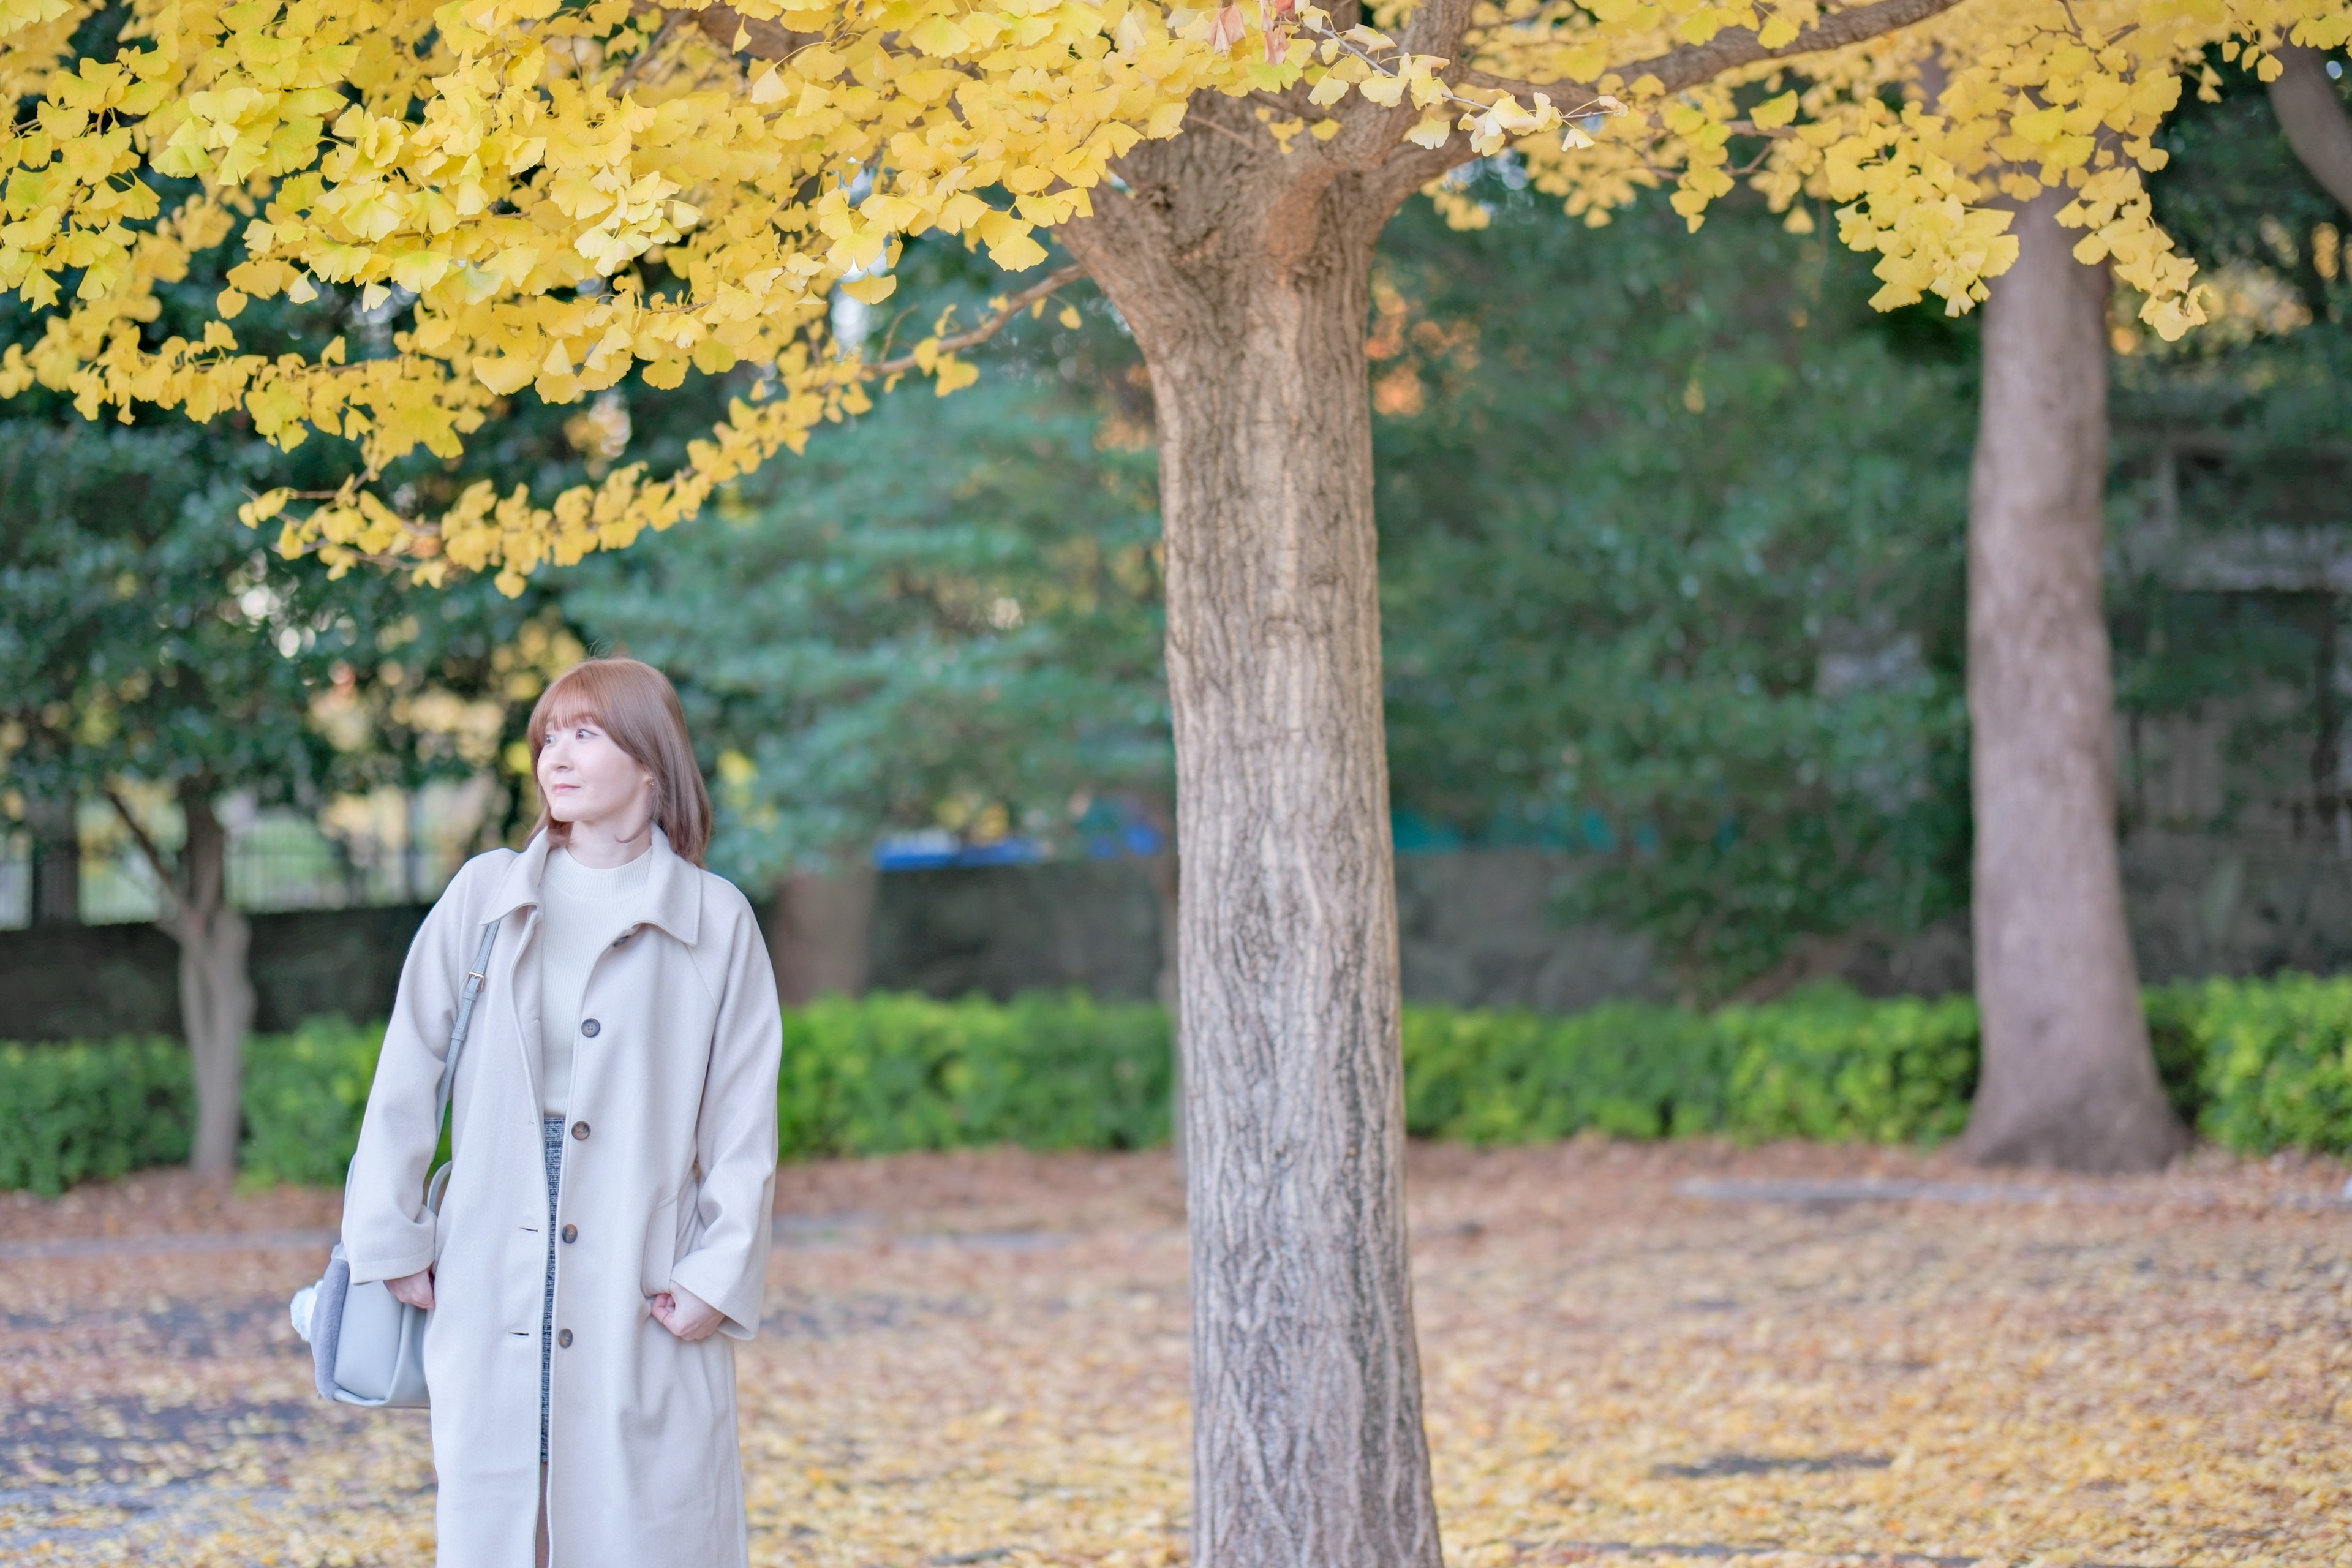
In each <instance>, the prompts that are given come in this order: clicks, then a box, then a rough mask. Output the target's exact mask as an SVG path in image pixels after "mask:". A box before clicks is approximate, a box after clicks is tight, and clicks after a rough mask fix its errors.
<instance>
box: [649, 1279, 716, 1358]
mask: <svg viewBox="0 0 2352 1568" xmlns="http://www.w3.org/2000/svg"><path fill="white" fill-rule="evenodd" d="M653 1304H654V1321H655V1322H656V1323H659V1324H660V1325H661V1326H662V1327H663V1328H665V1329H667V1330H668V1331H670V1332H671V1333H673V1334H676V1335H677V1337H678V1338H679V1339H682V1340H684V1341H685V1342H687V1343H688V1344H692V1343H694V1342H696V1341H697V1340H707V1339H709V1337H710V1336H711V1335H712V1334H714V1333H716V1332H717V1331H719V1324H721V1323H723V1322H725V1321H727V1314H726V1313H724V1312H722V1311H720V1310H719V1309H718V1308H716V1307H714V1306H712V1305H711V1304H710V1303H709V1302H708V1301H706V1300H703V1299H702V1298H701V1297H699V1296H698V1295H696V1294H695V1293H694V1292H693V1291H691V1290H688V1289H685V1288H684V1287H683V1286H679V1285H675V1284H673V1285H672V1286H671V1287H670V1288H669V1289H667V1290H665V1291H663V1292H662V1293H661V1294H660V1295H658V1296H656V1297H655V1298H654V1303H653Z"/></svg>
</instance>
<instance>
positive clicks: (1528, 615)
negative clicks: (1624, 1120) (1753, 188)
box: [1371, 167, 1969, 994]
mask: <svg viewBox="0 0 2352 1568" xmlns="http://www.w3.org/2000/svg"><path fill="white" fill-rule="evenodd" d="M1508 175H1509V171H1508V169H1507V167H1506V168H1505V169H1503V170H1502V171H1500V172H1499V173H1496V172H1490V173H1489V174H1486V176H1484V177H1483V178H1482V179H1481V181H1480V182H1479V183H1478V184H1476V185H1475V186H1474V187H1472V194H1473V195H1476V196H1477V197H1479V198H1480V199H1481V200H1483V201H1484V202H1485V203H1486V205H1487V206H1488V208H1489V210H1490V211H1491V213H1492V220H1491V224H1490V226H1489V227H1488V228H1487V229H1486V230H1485V231H1484V232H1482V233H1479V234H1476V235H1473V236H1469V237H1460V236H1444V235H1440V234H1438V233H1437V232H1436V230H1435V224H1434V222H1433V220H1432V219H1430V218H1428V217H1427V216H1426V215H1414V214H1408V215H1407V216H1406V218H1404V219H1402V220H1401V221H1400V222H1399V223H1398V224H1397V225H1395V226H1391V229H1390V231H1389V236H1388V238H1387V241H1386V244H1385V247H1384V251H1383V255H1384V258H1385V261H1384V279H1383V285H1382V286H1381V287H1379V288H1376V290H1375V301H1376V310H1375V319H1374V322H1373V331H1372V339H1371V342H1372V351H1373V353H1374V354H1375V356H1376V363H1375V373H1374V393H1373V396H1374V407H1375V410H1376V413H1377V414H1378V415H1380V416H1381V417H1379V418H1378V419H1376V423H1375V441H1376V454H1377V461H1378V468H1379V476H1380V486H1381V491H1380V506H1379V513H1380V518H1381V549H1382V552H1383V561H1382V573H1381V582H1382V609H1381V613H1382V618H1383V625H1384V629H1385V640H1386V645H1387V660H1388V681H1389V736H1390V754H1391V775H1392V779H1393V790H1394V796H1395V800H1396V803H1397V805H1398V806H1399V807H1400V808H1401V809H1403V810H1405V811H1408V812H1411V813H1412V814H1415V815H1416V816H1420V817H1423V818H1427V819H1432V820H1434V821H1437V822H1441V823H1444V824H1450V825H1452V826H1454V827H1456V828H1458V829H1460V830H1463V831H1464V832H1465V834H1466V835H1467V837H1471V838H1472V839H1474V840H1479V841H1486V842H1511V841H1515V840H1517V841H1534V842H1540V843H1546V844H1550V845H1553V846H1555V847H1562V848H1569V849H1573V850H1577V851H1580V852H1581V853H1582V854H1583V855H1584V856H1585V858H1586V863H1587V865H1588V867H1589V868H1590V869H1589V871H1588V872H1587V873H1586V874H1585V875H1584V876H1582V877H1581V878H1580V879H1579V880H1578V881H1577V883H1576V884H1575V889H1574V892H1573V894H1572V904H1573V910H1574V912H1578V913H1582V914H1589V915H1596V916H1599V917H1601V918H1605V919H1608V920H1611V921H1616V922H1619V923H1621V924H1624V925H1628V926H1632V927H1633V928H1636V929H1639V930H1642V931H1648V932H1650V933H1652V934H1653V935H1654V937H1655V938H1656V939H1657V941H1658V942H1659V943H1660V946H1661V949H1662V951H1663V953H1664V956H1665V957H1666V958H1667V959H1668V960H1669V961H1670V962H1671V963H1672V964H1673V966H1674V968H1675V971H1676V972H1677V973H1678V974H1679V975H1680V976H1681V979H1682V983H1683V984H1684V985H1685V987H1686V988H1688V989H1690V990H1692V991H1694V992H1696V993H1698V994H1720V993H1721V992H1723V991H1725V990H1727V989H1728V988H1730V987H1733V986H1736V985H1738V984H1742V983H1745V982H1748V981H1751V980H1754V979H1756V978H1757V977H1758V976H1759V975H1763V974H1766V973H1768V972H1769V971H1772V970H1773V968H1774V966H1775V965H1776V964H1781V963H1791V962H1801V961H1802V960H1803V958H1804V957H1805V956H1806V955H1807V954H1809V953H1812V952H1818V951H1819V950H1820V948H1821V946H1822V944H1823V943H1825V942H1832V941H1834V940H1835V939H1839V938H1843V937H1844V936H1847V935H1849V934H1850V933H1853V932H1855V931H1857V930H1864V929H1867V930H1875V931H1883V932H1885V933H1887V934H1888V935H1890V936H1892V935H1900V934H1902V933H1905V932H1907V931H1911V930H1914V929H1916V927H1917V926H1918V925H1920V924H1921V923H1922V922H1924V921H1928V920H1931V919H1933V918H1935V917H1937V916H1938V915H1941V914H1943V913H1945V912H1946V911H1948V910H1950V909H1952V908H1953V907H1955V905H1956V904H1957V903H1958V901H1959V900H1961V898H1962V897H1963V896H1964V876H1963V872H1962V868H1963V866H1964V864H1965V854H1966V843H1967V838H1966V814H1965V806H1964V800H1965V796H1964V795H1961V794H1959V793H1958V791H1959V788H1960V784H1961V781H1962V780H1964V779H1965V766H1966V763H1965V751H1964V742H1963V731H1962V710H1961V706H1960V696H1959V693H1960V688H1959V682H1958V613H1959V571H1960V556H1959V549H1960V539H1961V529H1962V523H1963V520H1964V518H1965V514H1966V475H1967V468H1968V463H1967V453H1968V438H1969V405H1968V395H1969V365H1968V357H1969V356H1968V348H1969V329H1967V328H1965V327H1962V328H1957V329H1956V328H1952V327H1948V326H1947V325H1946V324H1945V323H1944V322H1943V321H1941V320H1940V318H1934V317H1923V316H1922V315H1920V314H1918V313H1916V312H1912V311H1905V312H1901V313H1898V314H1897V315H1895V316H1894V317H1880V316H1876V315H1874V313H1873V312H1871V311H1870V310H1868V309H1867V308H1866V307H1865V306H1864V304H1863V302H1862V301H1863V300H1864V296H1865V295H1866V294H1867V293H1868V291H1869V290H1868V288H1867V287H1866V285H1865V282H1864V268H1862V267H1861V266H1860V264H1859V263H1858V262H1857V261H1856V260H1855V258H1853V257H1851V256H1850V255H1848V254H1847V253H1846V252H1845V251H1844V250H1843V248H1842V247H1838V246H1837V245H1836V244H1835V243H1834V242H1833V241H1832V240H1831V239H1830V238H1829V237H1827V236H1826V235H1824V234H1822V233H1819V232H1816V233H1812V234H1810V235H1797V234H1792V233H1790V232H1788V231H1787V230H1786V228H1785V227H1784V226H1783V225H1782V224H1781V223H1780V221H1779V220H1776V219H1774V218H1772V217H1771V216H1769V215H1768V214H1765V213H1763V212H1761V211H1760V210H1758V209H1757V208H1756V207H1754V206H1752V205H1746V204H1744V203H1741V202H1736V201H1727V202H1726V203H1724V204H1722V205H1721V206H1719V207H1718V209H1717V212H1716V214H1715V215H1714V216H1711V217H1710V218H1709V220H1708V225H1707V231H1706V234H1705V235H1704V236H1703V237H1701V238H1700V239H1699V240H1698V241H1697V242H1696V243H1693V242H1691V241H1690V240H1689V239H1688V238H1687V237H1685V236H1684V235H1683V234H1682V233H1680V232H1679V231H1680V230H1681V229H1682V228H1683V224H1682V221H1681V219H1680V218H1679V217H1677V216H1675V215H1674V214H1672V213H1670V212H1668V211H1667V210H1666V209H1665V206H1664V203H1663V202H1656V203H1647V204H1644V205H1641V206H1639V207H1636V208H1635V209H1634V210H1633V211H1632V212H1630V213H1627V214H1625V215H1623V216H1621V217H1620V219H1619V220H1618V221H1617V222H1616V223H1614V224H1612V225H1611V226H1608V227H1605V228H1600V229H1590V228H1586V227H1584V226H1580V225H1577V224H1573V223H1571V222H1570V221H1569V220H1567V219H1565V218H1563V217H1561V216H1559V213H1558V212H1557V210H1556V209H1554V208H1553V207H1552V206H1551V205H1550V204H1549V203H1547V202H1541V201H1538V200H1536V199H1533V198H1532V197H1531V195H1529V194H1527V193H1522V192H1516V191H1514V190H1512V189H1511V188H1510V186H1509V184H1508V183H1507V179H1508ZM1564 279H1573V286H1572V287H1570V286H1567V285H1566V284H1565V283H1556V282H1555V280H1564Z"/></svg>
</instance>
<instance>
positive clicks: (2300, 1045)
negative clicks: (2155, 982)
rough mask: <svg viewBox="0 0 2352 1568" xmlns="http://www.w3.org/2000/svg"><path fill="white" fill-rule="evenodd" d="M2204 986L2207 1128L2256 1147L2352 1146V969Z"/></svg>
mask: <svg viewBox="0 0 2352 1568" xmlns="http://www.w3.org/2000/svg"><path fill="white" fill-rule="evenodd" d="M2195 995H2196V1000H2195V1003H2194V1005H2191V1006H2189V1007H2187V1008H2185V1009H2184V1010H2183V1011H2184V1012H2185V1014H2186V1016H2187V1017H2188V1025H2187V1029H2186V1033H2187V1035H2188V1037H2189V1039H2190V1040H2191V1041H2192V1042H2193V1043H2194V1046H2195V1047H2196V1056H2197V1058H2198V1059H2199V1061H2200V1063H2201V1064H2202V1070H2201V1072H2200V1075H2199V1079H2198V1085H2199V1088H2200V1090H2201V1091H2202V1097H2203V1101H2204V1112H2203V1114H2202V1115H2201V1116H2200V1118H2199V1128H2198V1130H2199V1131H2201V1132H2203V1133H2204V1134H2205V1135H2206V1136H2207V1137H2209V1138H2210V1139H2212V1140H2213V1141H2214V1142H2217V1143H2221V1144H2223V1145H2225V1146H2227V1147H2229V1148H2231V1149H2242V1150H2245V1151H2247V1152H2251V1153H2268V1152H2271V1151H2272V1150H2274V1149H2313V1150H2317V1151H2320V1152H2325V1153H2330V1154H2341V1153H2345V1152H2352V976H2345V975H2337V976H2334V977H2332V978H2329V979H2325V980H2322V979H2317V978H2315V977H2313V976H2311V975H2308V974H2282V975H2279V976H2277V977H2276V978H2275V979H2272V980H2209V981H2206V982H2204V983H2203V984H2200V985H2199V986H2197V987H2195Z"/></svg>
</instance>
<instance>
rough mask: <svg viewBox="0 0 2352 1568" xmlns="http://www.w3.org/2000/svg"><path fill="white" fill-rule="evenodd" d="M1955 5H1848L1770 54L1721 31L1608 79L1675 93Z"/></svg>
mask: <svg viewBox="0 0 2352 1568" xmlns="http://www.w3.org/2000/svg"><path fill="white" fill-rule="evenodd" d="M1959 3H1960V0H1876V3H1875V4H1874V5H1849V6H1847V7H1846V8H1845V9H1844V10H1843V11H1837V12H1832V14H1830V15H1829V16H1823V17H1822V19H1821V20H1820V21H1818V22H1816V23H1814V24H1813V25H1812V26H1810V27H1807V28H1806V29H1805V30H1804V31H1802V32H1801V33H1799V34H1798V35H1797V36H1796V37H1794V38H1793V39H1791V40H1790V42H1788V43H1785V44H1783V45H1781V46H1780V47H1779V48H1776V49H1768V48H1766V47H1764V45H1763V43H1762V42H1761V41H1760V40H1759V38H1758V37H1757V36H1756V33H1755V30H1754V29H1753V28H1749V27H1726V28H1725V29H1724V30H1723V31H1722V32H1720V33H1717V35H1716V36H1715V37H1712V38H1709V39H1708V40H1707V41H1706V43H1703V44H1685V46H1683V47H1681V48H1678V49H1669V50H1667V51H1666V52H1665V53H1664V54H1663V55H1655V56H1653V57H1652V58H1649V59H1646V60H1639V61H1636V62H1635V63H1633V64H1632V65H1629V66H1621V67H1618V68H1615V69H1614V70H1613V71H1612V73H1611V74H1613V75H1615V76H1618V77H1621V78H1622V79H1624V80H1626V81H1629V82H1632V81H1639V80H1641V79H1642V78H1643V77H1645V76H1654V77H1656V78H1657V79H1658V80H1659V82H1660V83H1661V84H1663V87H1664V90H1665V91H1667V92H1670V93H1671V92H1681V91H1683V90H1684V89H1687V88H1694V87H1696V86H1698V85H1699V84H1700V83H1701V82H1706V81H1712V80H1714V79H1716V78H1717V77H1719V76H1721V75H1723V74H1724V72H1726V71H1732V70H1738V68H1740V67H1742V66H1751V65H1758V64H1760V63H1761V62H1763V61H1765V60H1784V59H1789V58H1792V57H1794V56H1797V55H1815V54H1820V53H1822V51H1823V50H1825V49H1842V48H1844V47H1846V46H1847V45H1849V44H1859V43H1863V42H1865V41H1866V40H1868V39H1871V38H1876V37H1884V36H1885V35H1886V34H1888V33H1892V32H1896V31H1899V30H1900V29H1902V28H1905V27H1909V26H1916V24H1918V23H1921V22H1924V21H1927V19H1928V18H1929V17H1931V16H1940V15H1942V14H1943V13H1944V12H1946V11H1948V10H1950V9H1951V8H1952V7H1953V6H1955V5H1958V4H1959ZM1460 79H1461V80H1463V81H1464V82H1465V83H1467V84H1468V85H1470V86H1472V87H1486V88H1494V89H1498V90H1500V91H1503V92H1507V93H1511V94H1514V95H1517V96H1525V95H1527V94H1529V93H1537V92H1541V93H1547V94H1549V95H1550V96H1551V97H1552V98H1553V99H1554V100H1557V99H1558V98H1559V89H1561V88H1563V87H1566V88H1569V89H1571V90H1573V91H1580V92H1598V91H1600V90H1601V89H1600V88H1599V87H1598V86H1596V85H1594V84H1591V83H1589V82H1567V81H1559V82H1550V83H1543V82H1525V81H1514V80H1512V79H1509V78H1507V77H1499V76H1490V75H1488V74H1487V73H1486V72H1485V71H1480V70H1469V71H1464V72H1462V73H1460Z"/></svg>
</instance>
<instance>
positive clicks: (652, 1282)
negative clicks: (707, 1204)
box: [637, 1198, 677, 1297]
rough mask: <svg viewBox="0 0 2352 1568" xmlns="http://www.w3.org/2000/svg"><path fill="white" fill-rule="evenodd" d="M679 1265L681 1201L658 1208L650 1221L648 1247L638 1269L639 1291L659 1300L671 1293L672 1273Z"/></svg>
mask: <svg viewBox="0 0 2352 1568" xmlns="http://www.w3.org/2000/svg"><path fill="white" fill-rule="evenodd" d="M676 1263H677V1199H676V1198H670V1199H668V1200H667V1201H665V1202H663V1203H659V1204H656V1205H654V1212H653V1214H652V1215H650V1216H648V1217H647V1218H646V1244H645V1247H644V1249H643V1252H642V1253H641V1254H640V1261H639V1262H638V1265H637V1291H638V1293H639V1294H640V1295H644V1296H648V1297H651V1296H658V1295H660V1294H661V1293H662V1292H663V1291H665V1290H667V1289H669V1271H670V1268H671V1267H672V1266H673V1265H675V1264H676Z"/></svg>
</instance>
